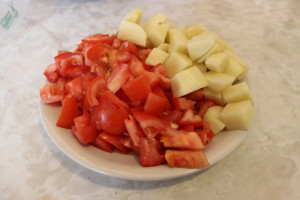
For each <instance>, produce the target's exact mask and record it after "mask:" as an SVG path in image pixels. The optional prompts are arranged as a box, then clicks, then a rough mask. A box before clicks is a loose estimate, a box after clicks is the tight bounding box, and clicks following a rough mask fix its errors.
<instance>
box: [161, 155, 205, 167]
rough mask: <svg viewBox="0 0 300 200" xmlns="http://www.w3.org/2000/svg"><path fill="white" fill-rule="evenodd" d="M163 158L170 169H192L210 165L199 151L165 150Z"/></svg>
mask: <svg viewBox="0 0 300 200" xmlns="http://www.w3.org/2000/svg"><path fill="white" fill-rule="evenodd" d="M165 158H166V160H167V162H168V164H169V166H171V167H179V168H193V169H195V168H198V169H205V168H209V167H210V163H209V162H208V160H207V158H206V156H205V154H204V153H203V152H202V151H201V150H197V151H194V150H167V151H166V154H165Z"/></svg>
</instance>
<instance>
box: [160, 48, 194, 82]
mask: <svg viewBox="0 0 300 200" xmlns="http://www.w3.org/2000/svg"><path fill="white" fill-rule="evenodd" d="M190 65H192V61H191V60H190V59H189V58H188V57H187V56H186V55H185V54H183V53H179V52H172V53H170V55H169V57H168V59H167V60H166V62H165V63H164V67H165V69H166V72H167V74H168V76H169V78H172V77H173V76H174V75H176V74H177V73H179V72H181V71H182V70H184V69H186V68H188V67H189V66H190Z"/></svg>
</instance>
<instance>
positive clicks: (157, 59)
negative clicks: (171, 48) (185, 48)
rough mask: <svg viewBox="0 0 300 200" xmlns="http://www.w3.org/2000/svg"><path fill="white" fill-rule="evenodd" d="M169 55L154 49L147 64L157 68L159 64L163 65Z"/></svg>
mask: <svg viewBox="0 0 300 200" xmlns="http://www.w3.org/2000/svg"><path fill="white" fill-rule="evenodd" d="M168 56H169V54H168V53H167V52H165V51H163V50H161V49H159V48H153V49H152V50H151V52H150V54H149V55H148V57H147V59H146V61H145V62H146V64H148V65H152V66H155V65H157V64H159V63H161V64H163V63H164V62H165V61H166V59H167V58H168Z"/></svg>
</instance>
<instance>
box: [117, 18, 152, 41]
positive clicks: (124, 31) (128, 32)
mask: <svg viewBox="0 0 300 200" xmlns="http://www.w3.org/2000/svg"><path fill="white" fill-rule="evenodd" d="M132 33H134V34H132ZM117 37H118V38H119V39H121V40H129V41H131V42H133V43H134V44H136V45H139V46H142V47H145V46H146V44H147V33H146V32H145V30H144V29H143V28H142V27H141V26H140V25H138V24H136V23H133V22H128V21H124V20H123V21H122V22H121V24H120V27H119V31H118V35H117Z"/></svg>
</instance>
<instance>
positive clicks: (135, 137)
mask: <svg viewBox="0 0 300 200" xmlns="http://www.w3.org/2000/svg"><path fill="white" fill-rule="evenodd" d="M124 123H125V126H126V130H127V132H128V133H129V136H130V138H131V140H132V142H133V144H134V145H135V146H140V139H141V138H142V137H145V135H144V133H143V131H142V130H141V128H140V127H138V125H137V122H136V121H135V119H134V118H133V116H132V115H129V119H125V120H124Z"/></svg>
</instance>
